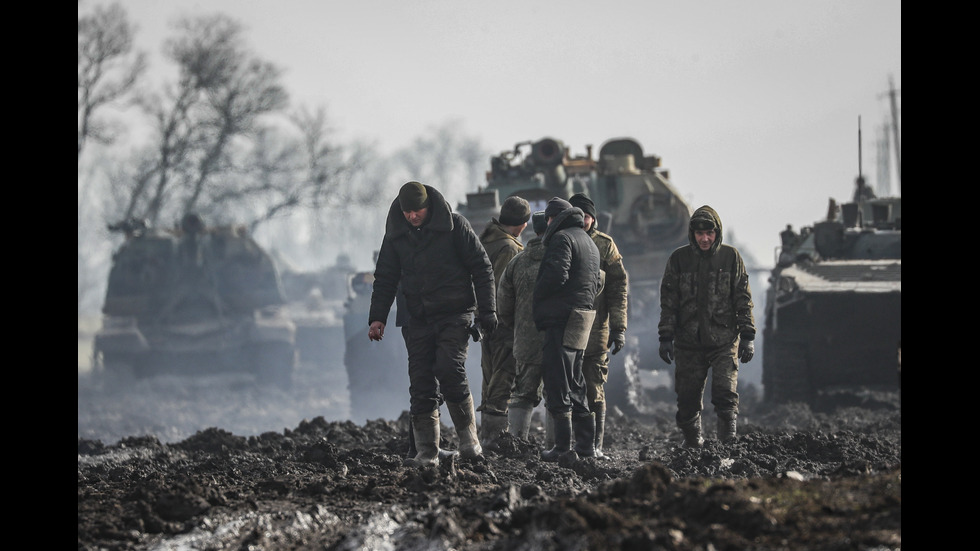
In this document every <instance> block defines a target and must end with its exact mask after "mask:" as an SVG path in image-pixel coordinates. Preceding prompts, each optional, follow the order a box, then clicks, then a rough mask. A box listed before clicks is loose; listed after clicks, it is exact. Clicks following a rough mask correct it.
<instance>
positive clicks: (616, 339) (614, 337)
mask: <svg viewBox="0 0 980 551" xmlns="http://www.w3.org/2000/svg"><path fill="white" fill-rule="evenodd" d="M624 346H626V332H625V331H613V332H612V333H609V342H607V343H606V348H611V349H612V353H613V354H615V353H617V352H619V351H620V350H622V349H623V347H624Z"/></svg>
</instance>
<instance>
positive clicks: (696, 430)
mask: <svg viewBox="0 0 980 551" xmlns="http://www.w3.org/2000/svg"><path fill="white" fill-rule="evenodd" d="M677 426H678V427H680V429H681V431H682V432H683V433H684V447H685V448H700V447H701V446H703V445H704V438H703V437H702V436H701V414H700V413H699V414H698V415H697V417H695V418H694V419H692V420H690V421H688V422H686V423H678V424H677Z"/></svg>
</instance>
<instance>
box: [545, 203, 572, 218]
mask: <svg viewBox="0 0 980 551" xmlns="http://www.w3.org/2000/svg"><path fill="white" fill-rule="evenodd" d="M570 208H572V204H571V203H569V202H568V201H566V200H564V199H562V198H561V197H552V198H551V200H550V201H548V207H547V208H546V209H544V218H545V220H547V219H548V218H552V217H554V216H558V214H559V213H560V212H561V211H563V210H565V209H570Z"/></svg>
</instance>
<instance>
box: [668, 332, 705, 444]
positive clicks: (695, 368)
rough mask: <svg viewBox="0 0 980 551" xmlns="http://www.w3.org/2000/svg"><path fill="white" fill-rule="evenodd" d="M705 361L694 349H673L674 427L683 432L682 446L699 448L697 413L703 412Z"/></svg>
mask: <svg viewBox="0 0 980 551" xmlns="http://www.w3.org/2000/svg"><path fill="white" fill-rule="evenodd" d="M708 367H709V366H708V362H707V360H706V358H705V357H704V354H703V353H701V352H699V351H696V350H682V349H675V350H674V391H675V392H676V393H677V416H676V420H677V426H678V428H680V429H681V432H683V433H684V444H685V445H686V446H688V447H700V446H701V445H702V444H703V443H704V438H703V437H702V436H701V410H702V409H704V402H703V399H704V398H703V397H704V385H705V383H706V381H707V377H708Z"/></svg>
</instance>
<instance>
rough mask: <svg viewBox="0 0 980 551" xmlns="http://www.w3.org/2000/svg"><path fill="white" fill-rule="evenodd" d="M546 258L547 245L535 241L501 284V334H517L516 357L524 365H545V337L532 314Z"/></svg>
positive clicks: (499, 289) (498, 285)
mask: <svg viewBox="0 0 980 551" xmlns="http://www.w3.org/2000/svg"><path fill="white" fill-rule="evenodd" d="M542 258H544V245H543V244H542V243H541V238H540V237H535V238H533V239H531V240H530V241H528V242H527V245H526V246H525V247H524V250H523V251H521V252H519V253H517V256H515V257H514V259H513V260H511V261H510V264H508V265H507V267H506V268H505V269H504V273H503V274H502V275H501V276H500V282H499V283H498V284H497V314H498V316H499V318H500V328H499V329H498V331H500V330H503V331H513V332H514V357H515V358H517V360H518V361H520V362H524V363H541V349H542V347H543V346H544V333H543V332H540V331H538V329H537V328H536V327H535V326H534V318H533V314H532V312H531V302H532V298H533V297H534V283H535V282H536V281H537V279H538V267H539V266H541V259H542Z"/></svg>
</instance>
